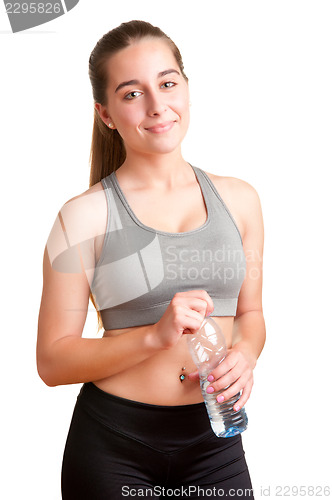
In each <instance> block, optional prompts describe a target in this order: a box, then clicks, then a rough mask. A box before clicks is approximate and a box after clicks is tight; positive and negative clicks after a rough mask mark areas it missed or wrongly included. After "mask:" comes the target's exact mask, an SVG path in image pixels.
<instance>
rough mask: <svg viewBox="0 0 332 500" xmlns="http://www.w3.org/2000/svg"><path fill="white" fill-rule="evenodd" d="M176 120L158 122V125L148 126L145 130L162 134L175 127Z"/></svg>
mask: <svg viewBox="0 0 332 500" xmlns="http://www.w3.org/2000/svg"><path fill="white" fill-rule="evenodd" d="M173 125H174V122H173V121H169V122H164V123H158V124H157V125H154V126H153V127H149V128H146V129H145V130H148V131H149V132H152V133H153V134H162V133H164V132H168V131H169V130H171V128H172V127H173Z"/></svg>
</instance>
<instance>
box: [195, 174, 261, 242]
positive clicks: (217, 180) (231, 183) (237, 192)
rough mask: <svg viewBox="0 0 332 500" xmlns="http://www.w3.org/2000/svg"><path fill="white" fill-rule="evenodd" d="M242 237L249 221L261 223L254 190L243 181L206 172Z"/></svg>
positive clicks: (259, 204) (257, 198) (258, 204)
mask: <svg viewBox="0 0 332 500" xmlns="http://www.w3.org/2000/svg"><path fill="white" fill-rule="evenodd" d="M205 173H206V174H207V176H208V177H209V178H210V180H211V182H212V183H213V184H214V186H215V188H216V190H217V191H218V194H219V196H220V197H221V198H222V200H223V201H224V203H225V204H226V206H227V207H228V209H229V210H230V212H231V214H232V215H233V218H234V219H235V221H236V223H237V225H238V227H239V230H240V232H241V234H242V236H244V234H245V232H246V229H247V227H248V225H249V224H250V223H251V221H256V223H257V224H261V223H262V213H261V203H260V199H259V195H258V193H257V191H256V189H255V188H254V187H253V186H252V185H251V184H249V182H246V181H245V180H243V179H238V178H237V177H228V176H222V175H216V174H212V173H210V172H206V171H205Z"/></svg>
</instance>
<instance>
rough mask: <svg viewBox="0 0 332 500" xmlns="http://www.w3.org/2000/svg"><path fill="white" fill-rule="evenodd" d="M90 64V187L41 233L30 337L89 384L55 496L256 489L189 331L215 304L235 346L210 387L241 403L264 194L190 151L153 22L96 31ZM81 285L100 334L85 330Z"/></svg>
mask: <svg viewBox="0 0 332 500" xmlns="http://www.w3.org/2000/svg"><path fill="white" fill-rule="evenodd" d="M89 75H90V79H91V84H92V89H93V97H94V103H95V104H94V106H95V110H94V111H95V117H94V128H93V140H92V148H91V175H90V188H89V189H88V190H87V191H85V192H83V193H82V194H79V195H78V196H76V197H74V198H72V199H70V200H68V202H66V203H65V204H64V205H63V206H62V208H61V210H60V211H59V214H58V216H57V218H56V220H55V222H54V225H53V228H52V230H51V232H50V235H49V238H48V241H47V244H46V247H45V253H44V263H43V273H44V286H43V293H42V300H41V307H40V314H39V329H38V341H37V366H38V372H39V374H40V377H41V378H42V380H43V381H44V382H45V383H46V384H47V385H49V386H56V385H60V384H74V383H82V384H83V385H82V387H81V390H80V393H79V395H78V398H77V402H76V405H75V409H74V413H73V418H72V422H71V425H70V429H69V433H68V438H67V442H66V446H65V451H64V457H63V464H62V495H63V498H64V499H66V500H75V499H79V500H82V499H91V500H101V499H108V500H109V499H111V498H112V499H113V498H114V499H118V498H123V496H149V498H158V497H160V496H161V495H163V496H177V497H178V498H182V496H183V498H187V497H188V496H190V498H201V497H202V495H203V494H206V495H208V496H210V497H211V496H212V497H216V498H217V497H220V496H222V493H224V495H226V494H227V492H230V494H231V495H232V497H233V498H240V497H241V498H243V496H244V494H246V497H253V493H252V492H251V494H249V491H247V492H246V493H244V490H249V489H251V488H252V484H251V479H250V475H249V472H248V468H247V464H246V460H245V457H244V450H243V447H242V439H241V434H238V435H236V436H233V437H229V438H217V437H216V436H215V434H214V433H213V431H212V429H211V426H210V423H209V419H208V416H207V412H206V409H205V405H204V402H203V398H202V394H201V391H200V386H199V378H198V373H197V371H196V369H195V365H194V363H193V361H192V360H191V357H190V354H189V351H188V347H187V342H186V337H187V335H190V334H191V333H192V332H193V331H195V330H197V329H198V328H199V326H200V324H201V322H202V320H203V318H204V316H205V315H208V314H211V315H212V316H213V317H214V319H215V321H216V322H217V323H218V324H219V325H220V326H221V328H222V330H223V333H224V335H225V337H226V340H227V346H228V355H227V357H226V359H225V360H224V362H223V363H221V364H220V365H219V366H218V367H217V368H215V369H214V370H213V371H212V372H211V374H210V377H209V380H210V381H211V383H210V389H209V392H211V393H213V392H215V393H217V392H218V391H219V390H220V389H222V388H225V387H227V386H230V387H229V388H228V389H226V391H225V392H224V393H223V396H224V399H225V400H228V399H230V398H231V397H233V396H234V395H235V394H237V393H238V392H239V391H242V395H241V397H240V399H239V400H238V401H237V403H236V404H235V405H234V411H238V410H239V409H241V408H242V407H243V406H244V405H245V403H246V402H247V401H248V398H249V396H250V393H251V389H252V385H253V370H254V368H255V365H256V362H257V359H258V357H259V355H260V353H261V351H262V349H263V346H264V342H265V326H264V318H263V313H262V252H263V222H262V214H261V208H260V202H259V198H258V196H257V193H256V191H255V190H254V188H253V187H252V186H250V185H249V184H248V183H246V182H244V181H242V180H239V179H235V178H230V177H222V176H217V175H214V174H212V173H208V172H207V171H205V170H203V169H200V168H198V167H194V166H192V165H191V164H189V163H188V162H186V161H185V160H184V159H183V157H182V154H181V143H182V140H183V138H184V136H185V134H186V132H187V129H188V124H189V106H190V104H189V86H188V78H187V77H186V75H185V73H184V68H183V63H182V59H181V55H180V53H179V50H178V48H177V47H176V46H175V44H174V43H173V42H172V40H170V38H169V37H168V36H166V35H165V34H164V33H163V32H162V31H161V30H160V29H159V28H156V27H154V26H152V25H151V24H149V23H146V22H143V21H131V22H128V23H123V24H121V25H120V26H119V27H117V28H115V29H113V30H112V31H110V32H109V33H107V34H105V35H104V36H103V37H102V38H101V39H100V40H99V41H98V43H97V44H96V46H95V48H94V50H93V51H92V53H91V56H90V60H89ZM212 86H213V84H212V83H211V87H212ZM211 92H212V93H213V92H214V89H213V88H211ZM205 97H206V96H205ZM205 97H204V98H205ZM204 132H205V133H206V134H208V129H206V128H205V127H204V130H203V132H202V133H204ZM89 298H90V299H91V301H92V302H93V304H94V306H95V308H96V310H97V313H98V320H99V326H102V327H103V328H104V330H105V331H104V335H103V337H102V338H96V339H93V338H82V331H83V327H84V324H85V319H86V314H87V310H88V303H89ZM231 490H234V491H231Z"/></svg>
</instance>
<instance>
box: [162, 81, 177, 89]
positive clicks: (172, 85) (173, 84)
mask: <svg viewBox="0 0 332 500" xmlns="http://www.w3.org/2000/svg"><path fill="white" fill-rule="evenodd" d="M175 85H177V83H175V82H165V83H163V84H162V85H161V86H162V87H165V88H167V89H170V88H172V87H174V86H175Z"/></svg>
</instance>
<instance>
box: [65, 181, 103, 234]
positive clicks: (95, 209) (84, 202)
mask: <svg viewBox="0 0 332 500" xmlns="http://www.w3.org/2000/svg"><path fill="white" fill-rule="evenodd" d="M59 213H60V214H61V216H62V218H63V220H64V223H65V224H66V220H67V225H68V224H70V226H71V229H72V230H73V231H74V228H75V232H76V231H77V230H78V229H79V228H81V229H82V231H83V232H84V233H85V236H90V237H92V236H96V235H98V234H101V233H103V232H104V230H105V226H106V221H107V201H106V196H105V191H104V188H103V185H102V183H101V182H97V183H96V184H94V185H93V186H91V187H90V188H88V189H86V190H85V191H83V192H82V193H79V194H78V195H76V196H73V197H72V198H70V199H69V200H67V201H66V202H65V203H64V204H63V205H62V207H61V209H60V211H59Z"/></svg>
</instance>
